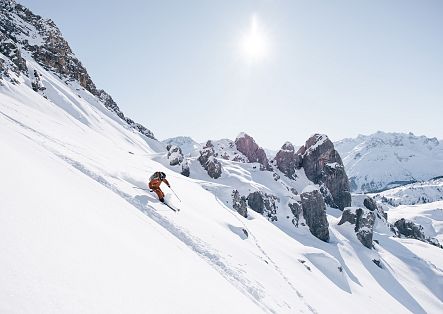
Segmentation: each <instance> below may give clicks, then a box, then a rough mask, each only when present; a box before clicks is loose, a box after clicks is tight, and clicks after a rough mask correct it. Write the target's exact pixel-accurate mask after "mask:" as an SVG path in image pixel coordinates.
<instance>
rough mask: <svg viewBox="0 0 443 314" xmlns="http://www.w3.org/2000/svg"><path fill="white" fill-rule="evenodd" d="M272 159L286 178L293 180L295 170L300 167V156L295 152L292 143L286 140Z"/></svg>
mask: <svg viewBox="0 0 443 314" xmlns="http://www.w3.org/2000/svg"><path fill="white" fill-rule="evenodd" d="M273 161H274V163H275V165H276V166H277V168H278V169H279V170H280V171H281V172H283V173H284V174H285V175H286V176H287V177H288V178H290V179H294V180H295V179H296V178H297V176H296V174H295V171H296V170H297V169H300V168H301V162H302V156H301V155H300V154H297V153H296V152H295V148H294V145H292V144H291V143H289V142H286V143H285V144H283V146H282V147H281V149H280V150H279V151H278V153H277V155H275V158H274V160H273Z"/></svg>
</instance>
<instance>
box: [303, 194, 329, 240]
mask: <svg viewBox="0 0 443 314" xmlns="http://www.w3.org/2000/svg"><path fill="white" fill-rule="evenodd" d="M300 197H301V203H302V209H303V217H304V218H305V221H306V224H307V225H308V227H309V230H310V231H311V233H312V234H313V235H314V236H316V237H317V238H319V239H320V240H322V241H325V242H327V241H329V223H328V220H327V218H326V206H325V202H324V199H323V196H322V195H321V193H320V192H319V191H317V190H314V191H312V192H304V193H302V194H300Z"/></svg>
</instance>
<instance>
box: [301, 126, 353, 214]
mask: <svg viewBox="0 0 443 314" xmlns="http://www.w3.org/2000/svg"><path fill="white" fill-rule="evenodd" d="M297 153H298V154H300V155H303V160H302V166H303V168H304V170H305V173H306V176H307V177H308V179H309V180H311V181H312V182H314V183H316V184H319V185H324V186H325V187H326V188H327V190H329V192H330V194H331V196H332V198H328V197H326V195H325V199H326V201H327V202H328V204H329V205H330V206H332V207H335V208H339V209H341V210H343V209H344V208H345V207H348V206H350V205H351V194H350V193H349V181H348V177H347V175H346V172H345V168H344V166H343V162H342V160H341V158H340V155H339V154H338V152H337V151H336V150H335V149H334V144H333V143H332V142H331V140H330V139H329V138H328V137H327V136H326V135H321V134H315V135H313V136H312V137H310V138H309V139H308V140H307V141H306V143H305V145H304V146H302V147H301V148H300V149H299V150H298V152H297ZM322 192H323V191H322Z"/></svg>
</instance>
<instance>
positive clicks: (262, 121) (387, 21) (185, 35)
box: [18, 0, 443, 149]
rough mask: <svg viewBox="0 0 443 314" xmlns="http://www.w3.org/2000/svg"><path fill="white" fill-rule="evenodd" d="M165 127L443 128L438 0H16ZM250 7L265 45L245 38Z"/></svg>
mask: <svg viewBox="0 0 443 314" xmlns="http://www.w3.org/2000/svg"><path fill="white" fill-rule="evenodd" d="M18 2H19V3H21V4H23V5H25V6H27V7H29V8H30V9H31V10H32V11H33V12H34V13H36V14H39V15H42V16H44V17H48V18H51V19H52V20H54V21H55V22H56V24H57V25H58V27H59V28H60V29H61V31H62V33H63V35H64V36H65V38H66V39H67V40H68V42H69V43H70V45H71V48H72V49H73V50H74V52H75V53H76V55H77V56H78V57H79V58H80V60H81V61H82V62H83V64H84V65H85V66H86V68H87V69H88V71H89V74H90V75H91V76H92V78H93V80H94V82H95V83H96V85H97V86H98V87H99V88H102V89H105V90H106V91H108V92H109V93H110V94H111V95H112V97H113V98H114V99H115V100H116V102H117V103H118V104H119V106H120V107H121V108H122V110H123V111H124V112H125V114H126V115H128V116H130V117H132V118H134V119H135V120H137V121H139V122H141V123H142V124H144V125H146V126H147V127H148V128H150V129H151V130H152V131H153V132H154V133H155V135H156V136H157V137H158V138H159V139H165V138H167V137H172V136H178V135H189V136H191V137H193V138H194V139H195V140H197V141H205V140H207V139H218V138H231V139H233V138H235V137H236V135H237V134H238V133H239V132H241V131H245V132H247V133H249V134H251V135H252V136H254V137H255V138H256V140H257V141H258V143H259V144H260V145H262V146H265V147H268V148H273V149H275V148H278V147H280V146H281V145H282V144H283V142H285V141H287V140H289V141H291V142H293V143H295V144H300V143H303V142H304V141H305V140H306V138H307V137H308V136H309V135H310V134H312V133H315V132H321V133H326V134H328V135H329V136H330V137H331V138H332V139H333V140H338V139H341V138H344V137H354V136H356V135H357V134H368V133H372V132H375V131H377V130H383V131H397V132H410V131H411V132H414V133H415V134H418V135H421V134H425V135H427V136H436V137H438V138H440V139H441V138H443V122H442V121H443V1H440V0H435V1H430V0H421V1H415V0H373V1H369V0H368V1H354V0H352V1H351V0H349V1H333V0H323V1H316V0H309V1H308V0H305V1H296V0H287V1H283V0H275V1H273V0H262V1H250V0H249V1H248V0H243V1H238V0H232V1H231V0H229V1H228V0H225V1H208V0H207V1H205V0H201V1H181V0H177V1H168V0H165V1H141V0H126V1H86V0H77V1H67V0H38V1H36V0H18ZM252 16H255V17H256V19H257V21H258V24H259V26H260V32H261V33H260V34H261V38H265V39H264V40H263V41H264V42H265V46H266V47H267V49H266V50H267V54H266V56H264V57H263V58H262V59H260V61H255V62H252V61H251V60H250V58H249V59H248V57H247V56H245V53H244V51H243V50H242V49H241V48H240V46H241V42H243V41H244V40H242V38H243V37H244V36H245V35H244V34H245V33H246V34H247V33H248V32H249V30H250V28H251V19H252Z"/></svg>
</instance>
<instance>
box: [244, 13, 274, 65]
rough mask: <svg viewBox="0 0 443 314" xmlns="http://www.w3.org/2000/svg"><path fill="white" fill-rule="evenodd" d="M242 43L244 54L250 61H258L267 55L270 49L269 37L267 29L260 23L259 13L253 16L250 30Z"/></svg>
mask: <svg viewBox="0 0 443 314" xmlns="http://www.w3.org/2000/svg"><path fill="white" fill-rule="evenodd" d="M240 45H241V47H240V48H241V51H242V54H243V56H244V57H245V59H246V60H248V61H252V62H258V61H262V60H263V59H265V58H266V57H267V55H268V50H269V44H268V38H267V34H266V31H265V30H264V28H263V26H262V25H260V23H259V20H258V18H257V15H255V14H254V15H253V16H252V18H251V24H250V26H249V30H248V31H247V32H246V33H245V34H244V35H243V37H242V39H241V42H240Z"/></svg>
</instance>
